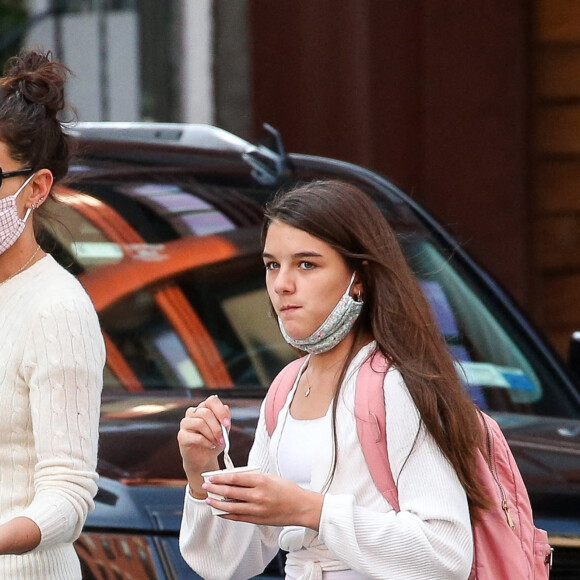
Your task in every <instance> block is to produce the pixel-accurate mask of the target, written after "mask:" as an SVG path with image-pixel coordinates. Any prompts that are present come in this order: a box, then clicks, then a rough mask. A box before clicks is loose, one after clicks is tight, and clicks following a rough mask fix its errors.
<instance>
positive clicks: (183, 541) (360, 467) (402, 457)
mask: <svg viewBox="0 0 580 580" xmlns="http://www.w3.org/2000/svg"><path fill="white" fill-rule="evenodd" d="M375 346H376V345H375V343H371V344H369V345H367V346H366V347H364V348H363V349H361V351H360V352H359V353H358V354H357V356H356V357H355V359H354V360H353V362H352V363H351V366H350V368H349V370H348V372H347V376H346V379H345V384H344V386H343V389H342V391H341V394H340V395H339V396H340V400H339V402H338V407H337V420H336V428H337V439H338V445H339V449H338V463H337V468H336V472H335V474H334V478H333V480H332V483H331V485H330V487H329V489H328V490H327V491H326V492H325V495H324V503H323V509H322V517H321V520H320V530H319V532H318V533H317V532H315V531H314V530H311V529H308V528H299V527H295V526H288V527H284V528H277V527H270V526H255V525H253V524H247V523H243V522H231V521H227V520H223V519H221V518H219V517H216V516H213V515H212V514H211V512H210V508H209V506H208V505H207V504H205V503H204V502H203V501H199V500H195V499H194V498H193V497H192V496H191V494H189V493H188V490H186V496H185V505H184V512H183V519H182V525H181V533H180V547H181V552H182V555H183V557H184V558H185V560H186V561H187V562H188V563H189V565H190V566H191V567H192V568H193V569H194V570H195V571H196V572H197V573H198V574H200V575H201V576H202V577H203V578H205V579H206V580H214V579H215V580H219V579H223V580H226V579H228V580H229V579H245V578H250V577H252V576H254V575H256V574H258V573H260V572H261V571H262V570H263V569H264V567H265V566H266V565H267V564H268V562H269V561H270V560H271V559H272V558H273V557H274V555H275V553H276V550H277V549H278V547H281V548H282V549H284V550H286V551H288V552H289V555H288V564H287V566H292V569H293V572H292V576H293V577H294V576H295V575H296V573H295V569H296V568H301V569H302V570H301V572H299V574H300V573H301V576H300V577H301V578H303V579H304V580H306V579H308V578H321V577H324V574H323V573H324V571H325V570H328V571H330V570H341V569H342V570H344V569H352V570H355V571H357V572H359V573H360V574H362V575H363V576H365V577H368V578H377V579H382V580H389V579H396V580H426V579H429V580H438V579H440V580H465V579H466V578H468V576H469V573H470V570H471V564H472V558H473V540H472V534H471V523H470V517H469V509H468V504H467V497H466V494H465V491H464V489H463V488H462V486H461V484H460V483H459V481H458V479H457V476H456V474H455V471H454V470H453V468H452V467H451V465H450V464H449V462H448V461H447V460H446V459H445V458H444V457H443V455H442V453H441V451H440V450H439V448H438V447H437V445H436V444H435V442H434V441H433V439H432V438H431V436H430V435H429V434H428V433H427V432H426V431H425V430H424V428H422V429H421V434H420V435H419V437H418V438H417V442H416V443H415V446H414V447H413V442H414V441H415V437H416V435H417V431H418V429H419V414H418V411H417V408H416V407H415V405H414V403H413V401H412V399H411V397H410V395H409V392H408V390H407V388H406V386H405V383H404V382H403V380H402V377H401V375H400V373H399V372H398V371H397V370H395V369H391V370H390V371H389V372H388V373H387V375H386V377H385V382H384V387H385V403H386V408H387V441H388V450H389V461H390V464H391V469H392V470H393V474H394V479H395V481H396V482H397V487H398V494H399V503H400V508H401V511H400V512H399V513H397V512H395V511H394V509H393V508H392V507H391V506H390V505H389V504H388V502H387V501H386V499H385V498H384V497H383V496H382V495H381V493H380V492H379V491H378V490H377V489H376V487H375V486H374V484H373V482H372V479H371V476H370V473H369V470H368V467H367V465H366V462H365V459H364V456H363V452H362V449H361V447H360V443H359V441H358V437H357V432H356V421H355V417H354V413H353V410H354V395H355V386H356V375H357V370H358V368H359V366H360V364H361V362H362V361H363V360H364V359H365V358H366V356H367V355H368V353H369V352H370V351H371V350H372V349H373V348H375ZM295 388H296V385H295V386H294V389H293V390H292V392H291V393H290V394H289V396H288V400H287V401H286V405H285V406H284V408H283V409H282V410H281V412H280V415H279V419H278V424H277V426H276V430H275V431H274V433H273V434H272V439H271V440H270V438H269V437H268V434H267V431H266V426H265V422H264V416H263V413H264V407H263V406H262V409H261V412H260V419H259V422H258V427H257V430H256V437H255V441H254V445H253V447H252V450H251V452H250V457H249V461H248V463H249V464H252V465H256V464H257V465H260V466H261V467H262V469H263V471H264V472H269V473H278V470H277V459H276V457H277V447H278V442H279V440H280V434H281V432H282V429H283V427H284V418H285V416H286V415H287V413H288V408H289V405H290V402H291V400H292V397H293V395H294V390H295ZM412 447H413V450H412V453H411V454H410V455H409V452H410V451H411V448H412ZM331 464H332V458H331V457H329V456H328V454H326V456H321V457H319V458H317V460H316V461H314V462H313V465H314V468H313V472H312V481H311V486H312V487H311V488H312V490H314V491H321V490H322V489H323V486H324V484H325V482H326V479H327V476H328V473H329V471H330V469H331ZM403 465H404V468H403Z"/></svg>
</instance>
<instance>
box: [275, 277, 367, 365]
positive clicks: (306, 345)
mask: <svg viewBox="0 0 580 580" xmlns="http://www.w3.org/2000/svg"><path fill="white" fill-rule="evenodd" d="M354 277H355V274H353V275H352V278H351V279H350V283H349V285H348V288H347V289H346V292H345V293H344V294H343V295H342V297H341V298H340V300H339V301H338V302H337V304H336V306H335V307H334V308H333V309H332V312H331V313H330V314H329V315H328V316H327V317H326V320H325V321H324V322H323V323H322V324H321V325H320V327H319V328H318V329H317V330H315V331H314V332H313V333H312V334H311V335H310V336H308V337H306V338H298V339H294V338H292V337H291V336H289V335H288V334H287V333H286V330H285V329H284V324H283V323H282V320H280V318H279V317H278V325H279V326H280V332H281V333H282V336H283V337H284V340H285V341H286V342H287V343H288V344H290V345H291V346H293V347H294V348H297V349H299V350H303V351H306V352H308V353H310V354H320V353H323V352H327V351H329V350H330V349H332V348H334V347H335V346H336V345H337V344H338V343H340V342H341V341H342V340H343V339H344V337H345V336H346V335H347V334H348V333H349V332H350V331H351V330H352V327H353V326H354V323H355V322H356V320H357V318H358V317H359V315H360V313H361V310H362V307H363V304H364V302H363V301H362V300H358V301H357V300H355V299H354V298H353V297H352V296H351V295H350V289H351V287H352V285H353V283H354Z"/></svg>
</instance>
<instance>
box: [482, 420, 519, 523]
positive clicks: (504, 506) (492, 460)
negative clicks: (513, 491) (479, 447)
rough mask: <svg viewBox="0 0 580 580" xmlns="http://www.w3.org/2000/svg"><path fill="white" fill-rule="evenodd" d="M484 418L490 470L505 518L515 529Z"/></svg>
mask: <svg viewBox="0 0 580 580" xmlns="http://www.w3.org/2000/svg"><path fill="white" fill-rule="evenodd" d="M482 420H483V425H484V426H485V434H486V438H487V449H488V453H489V464H488V465H489V470H490V471H491V474H492V476H493V478H494V479H495V483H496V485H497V487H498V489H499V493H500V495H501V509H502V510H503V511H504V513H505V519H506V521H507V524H508V526H509V527H510V528H511V529H512V530H514V529H515V527H516V526H515V524H514V520H513V518H512V515H511V514H510V507H509V504H508V502H507V499H506V495H505V491H504V489H503V486H502V484H501V482H500V480H499V477H498V476H497V472H496V469H495V456H494V448H493V441H492V438H491V434H490V432H489V426H488V424H487V423H486V422H485V419H484V418H483V417H482Z"/></svg>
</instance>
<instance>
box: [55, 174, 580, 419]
mask: <svg viewBox="0 0 580 580" xmlns="http://www.w3.org/2000/svg"><path fill="white" fill-rule="evenodd" d="M164 179H165V178H164ZM81 191H82V193H81ZM273 193H274V192H273V190H268V189H267V188H261V189H257V188H252V187H248V186H247V184H243V185H235V184H234V185H232V184H231V183H230V184H227V185H224V184H219V183H217V182H212V180H211V179H210V178H208V177H206V178H204V180H203V181H202V180H199V179H197V178H195V176H192V175H186V174H184V175H183V176H180V175H179V174H176V175H174V176H173V177H172V178H171V179H166V181H165V180H161V182H160V179H159V176H158V175H157V176H156V175H154V173H152V174H151V180H150V181H148V180H147V178H146V176H144V175H143V174H142V173H140V174H139V176H138V178H137V177H135V178H134V179H131V178H128V177H127V176H125V177H124V178H123V180H122V181H119V182H116V181H115V180H113V179H110V178H109V179H102V180H95V179H93V180H90V181H87V182H82V180H81V181H79V182H77V183H76V185H75V188H74V189H67V190H62V191H61V195H60V197H61V200H62V202H63V203H61V204H58V205H55V204H53V207H52V211H53V213H56V214H57V215H58V218H59V219H58V220H55V221H53V222H52V223H53V225H52V226H51V227H50V228H49V229H48V235H49V237H50V238H52V242H53V247H54V253H55V255H56V257H57V259H59V260H60V261H61V263H63V264H64V265H65V266H66V267H68V268H69V269H71V271H73V272H74V273H75V274H76V275H78V276H79V279H80V281H81V283H83V285H84V286H85V288H86V289H87V292H88V293H89V295H90V296H91V298H92V299H93V302H94V303H95V306H96V308H97V310H98V313H99V317H100V320H101V324H102V328H103V333H104V335H105V340H106V343H107V352H108V360H107V367H106V373H105V386H104V392H105V394H107V393H109V394H113V393H120V392H139V393H143V391H152V390H155V391H159V390H162V391H176V392H177V391H178V392H180V393H183V392H184V391H190V392H192V391H196V390H200V389H210V390H213V391H216V390H219V389H235V390H237V391H239V393H240V395H242V393H243V392H246V393H250V392H252V393H255V392H256V391H259V392H262V393H263V392H264V391H265V389H266V388H267V387H268V386H269V384H270V382H271V381H272V379H273V378H274V376H275V375H276V373H277V372H278V371H279V370H280V369H281V368H282V366H283V365H284V364H286V363H287V362H289V361H290V360H292V359H293V358H295V357H296V353H295V351H293V350H292V349H291V348H290V347H289V346H288V345H287V344H286V343H285V342H284V341H283V339H282V337H281V335H280V332H279V330H278V327H277V324H276V321H275V320H274V318H273V317H272V315H271V312H270V307H269V303H268V298H267V294H266V290H265V283H264V269H263V265H262V261H261V258H260V254H261V249H260V245H259V232H260V224H261V213H262V207H263V204H264V202H265V201H266V200H267V199H268V198H269V197H270V196H271V195H272V194H273ZM375 195H378V194H375ZM380 205H381V208H382V210H383V211H384V213H385V214H386V216H387V218H388V219H389V221H390V223H391V224H392V226H393V227H394V228H395V230H396V231H397V233H398V235H399V237H400V241H401V246H402V248H403V251H404V252H405V254H406V256H407V259H408V261H409V264H410V265H411V267H412V269H413V271H414V272H415V274H416V276H417V279H418V281H419V283H420V285H421V288H422V289H423V291H424V293H425V295H426V296H427V298H428V300H429V303H430V304H431V307H432V309H433V312H434V314H435V317H436V320H437V323H438V326H439V329H440V331H441V333H442V334H443V336H444V337H445V340H446V341H447V344H448V346H449V350H450V352H451V355H452V356H453V357H454V359H455V364H456V368H457V372H458V374H459V377H460V379H461V380H462V382H463V384H464V385H465V388H466V389H467V390H468V392H469V394H470V395H471V397H472V398H473V400H474V401H475V402H476V403H477V404H478V405H479V406H480V407H481V408H483V409H488V410H495V411H508V412H517V413H524V414H539V415H553V416H554V415H555V416H571V415H574V414H575V412H576V411H575V408H576V407H575V404H571V401H569V400H568V396H569V395H567V394H566V393H567V391H566V389H562V388H560V386H559V385H558V384H554V379H553V373H551V372H550V369H547V368H545V366H544V363H543V362H542V361H541V360H540V359H539V358H538V357H536V356H535V353H534V348H535V347H533V346H532V345H530V344H529V339H528V338H527V337H526V335H525V333H523V332H522V331H521V329H520V328H519V326H518V323H517V321H516V320H513V319H512V318H510V317H509V315H507V314H506V311H505V310H502V309H501V307H498V306H497V304H496V299H495V298H494V297H493V296H492V292H491V291H490V289H489V288H488V287H487V286H486V285H484V283H483V282H481V280H479V279H476V278H475V277H473V276H472V275H471V274H470V273H469V272H468V271H467V270H465V268H464V266H462V265H461V263H460V261H457V260H455V259H454V256H453V248H446V247H443V246H441V245H440V244H439V243H437V242H436V240H435V238H434V237H433V236H432V235H431V234H430V232H429V231H427V229H426V228H425V227H424V226H423V225H421V223H420V221H419V220H417V219H416V218H415V217H414V215H413V213H412V211H411V210H410V208H409V207H406V206H404V204H401V203H400V202H399V206H398V207H396V206H395V205H393V204H390V203H388V202H387V201H386V200H382V202H381V204H380ZM61 224H66V226H63V225H61Z"/></svg>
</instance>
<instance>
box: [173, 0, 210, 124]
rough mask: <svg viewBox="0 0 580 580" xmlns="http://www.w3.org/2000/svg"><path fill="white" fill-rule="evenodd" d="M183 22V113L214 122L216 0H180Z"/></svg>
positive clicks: (188, 120) (190, 118) (192, 119)
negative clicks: (214, 27) (214, 16)
mask: <svg viewBox="0 0 580 580" xmlns="http://www.w3.org/2000/svg"><path fill="white" fill-rule="evenodd" d="M177 6H178V12H179V14H180V16H181V18H180V20H181V25H182V32H181V35H182V44H181V49H182V58H181V60H180V70H181V74H180V77H181V83H180V84H181V117H182V121H183V122H185V123H209V124H212V123H213V122H214V118H215V115H214V90H213V89H214V87H213V84H214V79H213V57H214V54H213V32H214V31H213V14H212V8H213V0H179V1H178V3H177Z"/></svg>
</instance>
